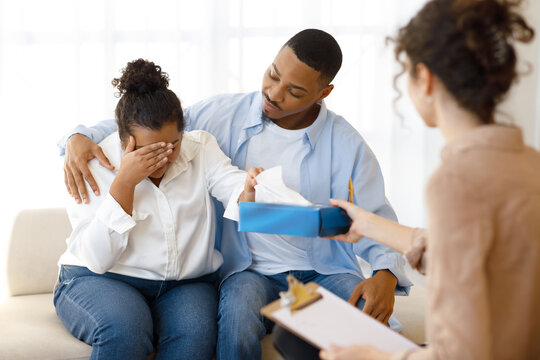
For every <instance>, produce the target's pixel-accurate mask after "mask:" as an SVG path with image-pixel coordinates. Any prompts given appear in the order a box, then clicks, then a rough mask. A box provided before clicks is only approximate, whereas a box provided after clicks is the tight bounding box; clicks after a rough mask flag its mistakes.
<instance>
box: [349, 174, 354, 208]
mask: <svg viewBox="0 0 540 360" xmlns="http://www.w3.org/2000/svg"><path fill="white" fill-rule="evenodd" d="M353 200H354V188H353V185H352V179H351V178H349V202H350V203H352V202H353Z"/></svg>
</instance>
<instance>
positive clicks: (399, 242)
mask: <svg viewBox="0 0 540 360" xmlns="http://www.w3.org/2000/svg"><path fill="white" fill-rule="evenodd" d="M365 221H366V224H365V228H364V230H365V231H364V232H363V235H364V236H366V237H368V238H371V239H373V240H375V241H377V242H379V243H381V244H383V245H385V246H387V247H389V248H391V249H393V250H395V251H397V252H400V253H405V252H406V251H407V250H408V248H409V242H410V239H411V236H412V232H413V230H414V229H413V228H410V227H408V226H404V225H401V224H398V223H397V222H394V221H392V220H388V219H385V218H383V217H381V216H379V215H376V214H373V213H368V214H366V219H365Z"/></svg>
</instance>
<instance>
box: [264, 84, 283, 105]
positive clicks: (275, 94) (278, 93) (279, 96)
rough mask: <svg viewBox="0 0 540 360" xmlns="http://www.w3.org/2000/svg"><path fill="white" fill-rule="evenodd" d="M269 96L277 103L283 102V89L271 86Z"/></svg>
mask: <svg viewBox="0 0 540 360" xmlns="http://www.w3.org/2000/svg"><path fill="white" fill-rule="evenodd" d="M267 94H268V97H269V98H270V100H272V101H275V102H277V103H279V102H281V101H283V89H282V88H281V86H279V85H274V86H271V87H270V88H269V89H268V92H267Z"/></svg>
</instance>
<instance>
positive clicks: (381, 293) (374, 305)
mask: <svg viewBox="0 0 540 360" xmlns="http://www.w3.org/2000/svg"><path fill="white" fill-rule="evenodd" d="M396 285H397V278H396V277H395V276H394V274H392V273H391V272H390V271H388V270H379V271H377V273H376V274H375V275H373V276H372V277H371V278H369V279H366V280H364V281H362V282H361V283H359V284H358V285H356V286H355V287H354V290H353V293H352V295H351V297H350V298H349V300H348V301H349V303H350V304H352V305H354V306H356V304H357V303H358V301H359V300H360V298H363V299H364V300H365V301H366V303H365V305H364V308H363V309H362V311H363V312H365V313H366V314H368V315H369V316H371V317H373V318H375V319H377V320H379V321H380V322H382V323H383V324H387V323H388V319H390V315H392V312H393V311H394V301H395V300H394V292H395V290H396Z"/></svg>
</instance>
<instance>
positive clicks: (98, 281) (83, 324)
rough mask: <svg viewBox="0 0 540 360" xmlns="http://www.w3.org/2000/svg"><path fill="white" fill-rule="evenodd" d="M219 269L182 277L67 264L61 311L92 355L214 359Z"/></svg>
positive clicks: (58, 298) (58, 303) (58, 299)
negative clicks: (150, 277) (96, 270)
mask: <svg viewBox="0 0 540 360" xmlns="http://www.w3.org/2000/svg"><path fill="white" fill-rule="evenodd" d="M216 280H217V276H216V275H215V274H210V275H206V276H203V277H200V278H198V279H191V280H182V281H154V280H145V279H140V278H135V277H130V276H124V275H119V274H114V273H105V274H95V273H93V272H91V271H90V270H88V269H87V268H85V267H78V266H67V265H64V266H62V267H61V269H60V278H59V284H58V285H57V287H56V289H55V290H54V305H55V307H56V313H57V314H58V317H59V318H60V319H61V320H62V322H63V323H64V325H65V326H66V328H67V329H68V330H69V331H70V332H71V333H72V334H73V336H75V337H77V338H78V339H80V340H82V341H84V342H85V343H87V344H89V345H92V356H91V357H90V358H91V359H146V358H147V356H148V355H149V354H151V353H152V352H153V350H154V344H155V347H156V357H155V359H156V360H158V359H212V357H213V355H214V348H215V344H216V333H217V324H216V316H217V291H216V287H215V281H216Z"/></svg>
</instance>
